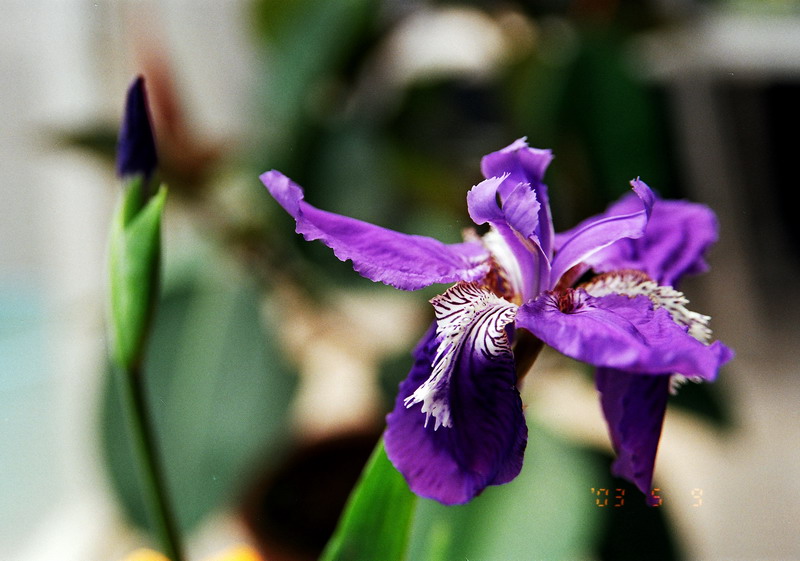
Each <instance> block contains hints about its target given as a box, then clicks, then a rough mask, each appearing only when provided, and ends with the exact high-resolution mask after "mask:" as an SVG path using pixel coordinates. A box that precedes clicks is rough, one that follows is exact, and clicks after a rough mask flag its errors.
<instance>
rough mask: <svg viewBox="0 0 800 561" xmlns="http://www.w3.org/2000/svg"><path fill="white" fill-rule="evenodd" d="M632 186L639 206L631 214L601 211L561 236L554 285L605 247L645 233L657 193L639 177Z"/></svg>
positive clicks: (555, 265) (554, 269)
mask: <svg viewBox="0 0 800 561" xmlns="http://www.w3.org/2000/svg"><path fill="white" fill-rule="evenodd" d="M631 187H633V191H634V193H636V195H637V196H638V197H639V202H640V205H639V208H638V210H636V211H635V212H631V213H630V214H617V215H612V216H606V215H600V216H597V217H594V218H591V219H589V220H587V221H585V222H584V223H583V224H582V225H581V226H580V227H579V228H577V229H575V230H573V231H572V235H571V236H570V237H569V238H564V237H562V236H559V249H558V251H557V252H556V256H555V258H554V259H553V270H552V271H551V272H550V283H551V284H550V286H551V287H553V286H555V285H556V284H557V283H558V281H559V279H561V277H562V276H563V275H564V273H566V272H567V271H569V270H570V269H571V268H572V267H574V266H575V265H578V264H579V263H584V262H585V261H586V260H587V259H590V258H591V256H592V255H593V254H595V253H597V252H598V251H600V250H601V249H603V248H605V247H608V246H610V245H611V244H613V243H614V242H616V241H618V240H621V239H623V238H639V237H641V236H642V235H643V234H644V232H645V228H646V227H647V221H648V218H649V217H650V212H651V210H652V208H653V203H654V201H655V196H654V195H653V192H652V191H651V190H650V188H649V187H648V186H647V185H646V184H645V183H644V182H643V181H639V180H638V179H635V180H633V181H631Z"/></svg>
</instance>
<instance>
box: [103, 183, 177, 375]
mask: <svg viewBox="0 0 800 561" xmlns="http://www.w3.org/2000/svg"><path fill="white" fill-rule="evenodd" d="M143 190H144V184H143V183H142V180H141V178H137V179H133V180H131V181H130V183H129V184H128V185H127V187H126V189H125V191H124V192H123V197H122V201H121V203H120V205H119V206H118V208H117V211H116V214H115V216H114V223H113V225H112V229H111V240H110V243H109V257H108V261H109V274H110V285H111V286H110V291H111V306H110V308H111V310H110V313H111V318H110V324H111V334H110V335H111V353H112V356H113V358H114V360H115V361H116V362H117V364H118V365H119V366H120V367H122V368H130V367H131V366H132V365H133V363H134V362H135V361H137V360H139V355H140V352H141V347H142V344H143V341H144V336H145V330H146V329H147V325H148V322H149V320H150V315H151V313H152V310H153V305H154V303H155V298H156V291H157V284H158V271H159V258H160V254H161V215H162V212H163V210H164V202H165V200H166V196H167V190H166V189H165V188H164V187H161V189H159V191H158V193H157V194H156V195H155V196H154V197H152V198H151V199H149V200H148V201H147V202H146V204H145V205H144V206H142V202H143V201H142V199H143V197H144V194H143Z"/></svg>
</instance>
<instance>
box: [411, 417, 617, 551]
mask: <svg viewBox="0 0 800 561" xmlns="http://www.w3.org/2000/svg"><path fill="white" fill-rule="evenodd" d="M601 474H602V470H601V467H600V465H599V463H598V462H597V461H596V460H595V459H594V458H593V457H592V456H591V455H590V454H589V453H588V452H586V451H585V450H583V449H580V448H577V447H575V446H572V445H569V444H568V443H566V442H565V441H563V440H561V439H559V438H557V437H555V436H553V435H552V434H549V433H548V432H547V431H545V430H543V429H542V428H541V427H537V426H536V425H531V426H530V434H529V437H528V450H527V451H526V453H525V465H524V467H523V469H522V473H520V475H519V476H518V477H517V478H516V479H515V480H514V481H512V482H511V483H508V484H506V485H501V486H498V487H489V488H487V489H486V490H485V491H484V492H483V494H482V495H480V496H479V497H476V498H475V499H473V501H472V502H470V503H468V504H466V505H462V506H451V507H446V506H443V505H440V504H438V503H436V502H434V501H428V500H425V501H420V504H419V506H418V508H417V519H416V521H415V525H414V531H413V534H412V544H411V547H410V549H409V555H408V557H407V559H409V560H414V561H417V560H425V561H450V560H453V559H476V560H478V559H479V560H481V561H530V560H531V559H547V560H548V561H550V560H559V559H580V558H583V557H585V556H586V554H587V552H588V551H591V548H592V546H593V544H594V542H595V540H596V539H597V537H598V535H599V532H600V530H601V528H600V519H599V514H600V513H598V509H597V508H596V507H595V504H594V501H592V497H591V495H590V494H589V488H590V487H591V486H592V484H593V482H594V481H596V480H597V478H598V477H600V475H601Z"/></svg>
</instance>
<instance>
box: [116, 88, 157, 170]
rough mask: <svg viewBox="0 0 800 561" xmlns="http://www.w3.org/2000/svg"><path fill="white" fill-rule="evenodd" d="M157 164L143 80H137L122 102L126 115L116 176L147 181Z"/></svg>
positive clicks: (121, 134)
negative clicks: (134, 177) (133, 176)
mask: <svg viewBox="0 0 800 561" xmlns="http://www.w3.org/2000/svg"><path fill="white" fill-rule="evenodd" d="M157 163H158V158H157V156H156V144H155V139H154V138H153V128H152V126H151V125H150V112H149V110H148V107H147V93H146V92H145V88H144V78H142V77H141V76H138V77H137V78H136V79H135V80H134V81H133V83H132V84H131V86H130V88H128V96H127V98H126V100H125V115H124V116H123V118H122V127H121V128H120V131H119V140H118V142H117V175H119V176H120V177H127V176H130V175H143V176H144V177H146V178H148V177H150V175H152V173H153V171H155V169H156V165H157Z"/></svg>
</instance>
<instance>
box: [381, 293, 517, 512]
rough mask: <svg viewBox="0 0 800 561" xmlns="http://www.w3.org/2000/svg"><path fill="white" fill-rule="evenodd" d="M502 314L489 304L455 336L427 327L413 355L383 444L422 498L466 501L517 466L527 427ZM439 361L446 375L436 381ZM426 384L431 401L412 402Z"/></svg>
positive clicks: (504, 480) (512, 472)
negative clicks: (412, 360) (444, 409)
mask: <svg viewBox="0 0 800 561" xmlns="http://www.w3.org/2000/svg"><path fill="white" fill-rule="evenodd" d="M459 286H460V285H457V286H456V287H454V288H453V289H451V291H452V290H454V289H455V290H459V288H458V287H459ZM467 286H468V287H470V286H471V287H474V285H467ZM467 290H469V288H467ZM451 291H448V293H449V294H448V293H446V294H445V295H443V297H441V298H444V297H446V298H447V302H449V303H447V302H443V301H442V300H441V299H440V300H439V301H438V304H439V305H455V302H456V300H457V299H459V298H461V296H460V295H459V294H454V293H453V292H451ZM440 311H441V310H440ZM500 315H506V316H507V315H508V314H507V313H506V312H502V311H501V312H500V314H499V315H498V309H497V308H496V307H493V306H489V307H487V308H483V309H481V310H476V313H475V314H474V316H473V317H472V319H471V321H470V322H469V323H468V324H466V325H463V326H462V333H461V334H460V336H459V335H458V334H457V333H454V332H450V333H449V334H448V333H447V332H443V331H442V329H441V325H440V326H439V333H438V335H437V332H436V330H435V329H433V328H431V329H430V330H429V331H428V333H427V334H426V335H425V337H424V338H423V339H422V341H421V342H420V344H419V345H418V346H417V348H416V350H415V351H414V358H415V362H414V366H413V367H412V369H411V372H410V373H409V375H408V378H406V380H405V381H404V382H403V383H401V384H400V391H399V393H398V397H397V401H396V402H395V407H394V410H393V411H392V412H391V413H389V415H387V417H386V423H387V428H386V433H385V435H384V441H385V444H386V453H387V455H388V456H389V459H390V460H391V461H392V463H393V464H394V466H395V467H396V468H397V469H398V470H399V471H400V472H401V473H402V474H403V476H404V477H405V478H406V480H407V481H408V484H409V487H410V488H411V490H412V491H414V492H415V493H416V494H418V495H420V496H423V497H428V498H431V499H435V500H437V501H439V502H441V503H443V504H448V505H450V504H461V503H465V502H467V501H469V500H470V499H472V498H473V497H475V496H476V495H478V494H479V493H480V492H481V491H483V489H484V488H485V487H486V486H488V485H500V484H502V483H507V482H509V481H511V480H512V479H514V478H515V477H516V476H517V474H519V471H520V469H521V468H522V458H523V454H524V451H525V446H526V444H527V427H526V425H525V418H524V415H523V413H522V401H521V399H520V396H519V392H518V391H517V388H516V374H515V366H514V357H513V355H512V354H511V350H510V347H509V344H508V341H507V339H506V336H505V327H503V326H502V324H503V323H504V322H503V321H500V322H499V323H498V318H499V316H500ZM507 319H510V318H508V317H507ZM440 324H441V320H440ZM445 331H446V330H445ZM500 332H502V333H503V335H499V333H500ZM454 337H455V338H454ZM448 339H449V342H450V343H452V345H450V344H449V343H448ZM456 340H457V342H455V341H456ZM443 342H444V345H443ZM443 353H444V355H443ZM443 362H446V363H447V371H448V373H449V375H447V376H446V377H441V376H440V377H438V378H437V373H436V371H437V368H438V367H439V366H440V365H441V364H442V363H443ZM434 363H435V365H434ZM432 365H433V366H432ZM432 381H433V382H432ZM426 384H428V390H432V392H433V393H431V394H429V395H431V396H433V400H432V401H427V402H426V401H425V400H424V399H420V400H419V401H417V402H414V396H415V395H417V394H418V393H419V392H420V391H421V390H423V388H424V387H425V385H426ZM422 393H426V391H423V392H422ZM418 397H421V396H418ZM437 400H442V402H441V404H440V405H439V406H437V404H436V403H435V402H436V401H437ZM407 404H410V406H407ZM442 406H444V407H446V409H447V414H446V415H444V414H443V409H442ZM426 407H427V408H426ZM423 410H425V412H423ZM434 415H435V416H436V422H432V419H431V417H432V416H434Z"/></svg>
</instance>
